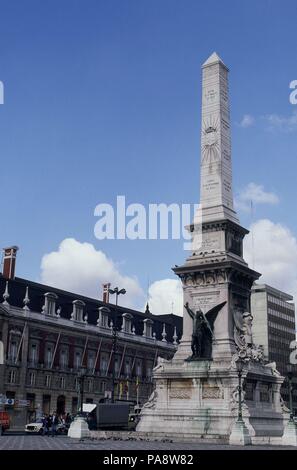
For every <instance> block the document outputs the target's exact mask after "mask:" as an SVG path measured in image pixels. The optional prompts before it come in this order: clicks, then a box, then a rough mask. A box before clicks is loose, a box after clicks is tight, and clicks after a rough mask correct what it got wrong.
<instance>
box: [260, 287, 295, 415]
mask: <svg viewBox="0 0 297 470" xmlns="http://www.w3.org/2000/svg"><path fill="white" fill-rule="evenodd" d="M251 312H252V315H253V339H254V342H255V343H256V344H261V345H263V347H264V355H265V359H266V360H267V361H268V362H275V363H276V366H277V370H278V371H279V372H280V373H281V374H282V375H283V376H286V375H287V365H288V363H289V356H290V352H291V349H290V344H291V343H292V341H294V340H295V339H296V325H295V305H294V303H293V297H292V296H291V295H289V294H286V293H285V292H282V291H280V290H278V289H275V288H274V287H271V286H268V285H267V284H254V286H253V288H252V295H251ZM296 372H297V370H296ZM294 381H296V378H295V380H294ZM282 397H283V399H284V400H285V402H286V403H288V402H289V393H288V382H287V381H285V382H284V385H283V387H282ZM293 398H294V400H293V401H294V403H293V404H294V408H296V409H297V389H296V390H294V391H293Z"/></svg>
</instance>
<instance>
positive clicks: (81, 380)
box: [78, 367, 86, 416]
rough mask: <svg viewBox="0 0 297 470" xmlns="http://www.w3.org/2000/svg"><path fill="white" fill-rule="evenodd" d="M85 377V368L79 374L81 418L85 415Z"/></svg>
mask: <svg viewBox="0 0 297 470" xmlns="http://www.w3.org/2000/svg"><path fill="white" fill-rule="evenodd" d="M85 377H86V370H85V368H83V367H82V368H81V370H80V371H79V373H78V385H79V398H80V403H79V408H80V411H79V414H80V415H81V416H82V414H83V403H84V384H85Z"/></svg>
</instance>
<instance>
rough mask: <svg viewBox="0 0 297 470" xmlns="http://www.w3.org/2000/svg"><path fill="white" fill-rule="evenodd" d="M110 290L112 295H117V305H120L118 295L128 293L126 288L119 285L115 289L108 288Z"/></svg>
mask: <svg viewBox="0 0 297 470" xmlns="http://www.w3.org/2000/svg"><path fill="white" fill-rule="evenodd" d="M108 292H109V293H110V294H111V295H114V294H115V295H116V306H118V297H119V295H121V294H123V295H125V294H126V289H121V290H119V288H118V287H115V288H114V289H108Z"/></svg>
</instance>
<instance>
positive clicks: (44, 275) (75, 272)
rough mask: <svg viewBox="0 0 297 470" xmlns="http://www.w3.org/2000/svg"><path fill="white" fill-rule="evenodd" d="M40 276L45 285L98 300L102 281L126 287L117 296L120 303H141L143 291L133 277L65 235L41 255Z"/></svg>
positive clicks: (105, 257) (128, 304) (90, 245)
mask: <svg viewBox="0 0 297 470" xmlns="http://www.w3.org/2000/svg"><path fill="white" fill-rule="evenodd" d="M41 279H42V282H43V283H44V284H48V285H50V286H54V287H57V288H60V289H64V290H68V291H70V292H74V293H78V294H82V295H86V296H89V297H93V298H97V299H102V283H105V282H111V284H112V286H114V287H116V286H118V287H120V288H125V289H126V290H127V294H126V295H123V296H121V297H120V298H119V302H120V304H121V305H124V306H127V307H133V306H135V305H137V304H138V305H140V304H141V303H142V302H143V297H144V293H143V291H142V289H141V287H140V285H139V283H138V280H137V279H136V278H134V277H129V276H125V275H124V274H122V273H121V272H120V271H119V268H118V265H117V264H116V263H114V262H113V261H112V260H111V259H110V258H108V257H107V256H106V255H105V254H104V253H103V252H102V251H100V250H96V249H95V247H94V245H92V244H91V243H81V242H79V241H77V240H75V239H74V238H66V239H65V240H63V241H62V242H61V243H60V245H59V248H58V250H57V251H52V252H51V253H48V254H46V255H44V256H43V258H42V261H41ZM110 300H111V302H112V301H113V300H114V299H113V297H111V299H110Z"/></svg>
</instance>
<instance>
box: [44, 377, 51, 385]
mask: <svg viewBox="0 0 297 470" xmlns="http://www.w3.org/2000/svg"><path fill="white" fill-rule="evenodd" d="M45 386H46V387H47V388H50V386H51V376H50V375H46V376H45Z"/></svg>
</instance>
